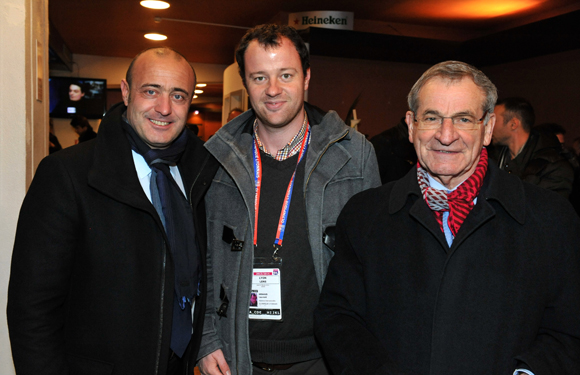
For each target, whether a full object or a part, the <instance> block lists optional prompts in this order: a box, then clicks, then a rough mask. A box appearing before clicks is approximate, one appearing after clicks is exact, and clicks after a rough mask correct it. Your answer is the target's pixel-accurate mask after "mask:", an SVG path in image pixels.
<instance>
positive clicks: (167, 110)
mask: <svg viewBox="0 0 580 375" xmlns="http://www.w3.org/2000/svg"><path fill="white" fill-rule="evenodd" d="M155 111H157V112H158V113H160V114H162V115H163V116H167V115H169V114H171V99H170V98H169V95H160V96H159V97H158V98H157V102H156V103H155Z"/></svg>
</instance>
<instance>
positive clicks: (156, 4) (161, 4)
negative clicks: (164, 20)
mask: <svg viewBox="0 0 580 375" xmlns="http://www.w3.org/2000/svg"><path fill="white" fill-rule="evenodd" d="M140 4H141V6H143V7H145V8H150V9H167V8H169V3H166V2H165V1H157V0H153V1H142V2H141V3H140Z"/></svg>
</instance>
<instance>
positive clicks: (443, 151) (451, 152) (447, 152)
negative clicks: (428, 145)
mask: <svg viewBox="0 0 580 375" xmlns="http://www.w3.org/2000/svg"><path fill="white" fill-rule="evenodd" d="M434 151H435V152H440V153H442V154H457V153H458V152H459V151H449V150H434Z"/></svg>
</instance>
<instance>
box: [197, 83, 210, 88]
mask: <svg viewBox="0 0 580 375" xmlns="http://www.w3.org/2000/svg"><path fill="white" fill-rule="evenodd" d="M205 86H207V83H198V84H197V85H195V87H205Z"/></svg>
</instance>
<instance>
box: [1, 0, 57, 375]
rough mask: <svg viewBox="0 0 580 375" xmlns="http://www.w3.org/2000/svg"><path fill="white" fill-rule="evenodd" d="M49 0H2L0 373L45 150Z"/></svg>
mask: <svg viewBox="0 0 580 375" xmlns="http://www.w3.org/2000/svg"><path fill="white" fill-rule="evenodd" d="M47 12H48V2H47V0H2V2H0V51H2V53H0V213H1V214H0V306H1V308H0V311H1V313H0V374H3V375H4V374H14V367H13V365H12V357H11V352H10V343H9V339H8V329H7V325H6V314H5V306H6V291H7V286H8V277H9V271H10V258H11V255H12V245H13V243H14V233H15V229H16V221H17V218H18V212H19V210H20V205H21V204H22V200H23V198H24V195H25V193H26V189H27V187H28V185H29V184H30V180H31V178H32V175H33V173H34V170H35V169H36V166H37V165H38V162H39V161H40V159H41V158H42V157H44V156H45V155H46V153H47V152H48V121H47V120H48V99H46V98H43V100H42V101H37V100H36V87H37V82H38V81H37V79H36V78H37V77H36V72H37V67H36V61H37V55H36V50H37V48H36V46H37V40H38V41H39V42H40V47H41V48H40V52H41V54H42V59H43V60H41V62H40V64H39V65H40V73H41V75H42V76H43V82H42V84H41V89H42V91H43V93H44V95H45V97H46V96H47V95H48V85H47V82H48V80H47V78H48V66H47V63H46V62H47V61H48V26H47V25H48V15H47Z"/></svg>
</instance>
